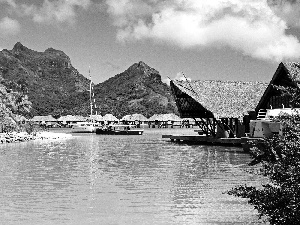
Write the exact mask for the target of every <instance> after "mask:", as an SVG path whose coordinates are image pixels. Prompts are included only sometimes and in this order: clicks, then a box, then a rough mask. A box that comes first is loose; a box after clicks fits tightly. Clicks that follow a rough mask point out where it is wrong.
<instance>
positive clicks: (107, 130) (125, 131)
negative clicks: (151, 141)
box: [96, 125, 144, 135]
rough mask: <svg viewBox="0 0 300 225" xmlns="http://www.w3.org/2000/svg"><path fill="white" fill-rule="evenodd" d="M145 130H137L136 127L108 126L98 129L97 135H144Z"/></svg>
mask: <svg viewBox="0 0 300 225" xmlns="http://www.w3.org/2000/svg"><path fill="white" fill-rule="evenodd" d="M143 133H144V130H143V129H139V128H136V126H135V125H108V126H103V127H99V128H96V134H108V135H142V134H143Z"/></svg>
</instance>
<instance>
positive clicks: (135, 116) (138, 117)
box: [121, 113, 148, 122]
mask: <svg viewBox="0 0 300 225" xmlns="http://www.w3.org/2000/svg"><path fill="white" fill-rule="evenodd" d="M121 120H124V121H142V122H145V121H148V119H147V117H145V116H144V115H142V114H138V113H135V114H132V115H125V116H123V117H122V119H121Z"/></svg>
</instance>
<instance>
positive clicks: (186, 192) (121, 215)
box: [0, 130, 261, 225]
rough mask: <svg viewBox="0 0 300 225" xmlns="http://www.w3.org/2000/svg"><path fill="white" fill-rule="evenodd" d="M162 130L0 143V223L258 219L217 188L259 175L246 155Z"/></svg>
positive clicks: (119, 224)
mask: <svg viewBox="0 0 300 225" xmlns="http://www.w3.org/2000/svg"><path fill="white" fill-rule="evenodd" d="M166 132H167V130H161V131H159V130H156V131H154V130H146V131H145V134H144V135H142V136H102V135H95V134H88V135H76V136H74V137H73V138H72V139H68V140H60V141H32V142H27V143H16V144H6V145H0V188H1V195H0V224H6V225H10V224H22V225H36V224H38V225H48V224H51V225H52V224H55V225H60V224H72V225H84V224H87V225H92V224H93V225H94V224H100V225H177V224H178V225H182V224H184V225H194V224H195V225H196V224H197V225H199V224H257V223H258V218H257V214H256V213H257V212H256V211H255V210H254V209H253V207H252V206H250V205H248V204H247V203H246V201H245V200H243V199H240V198H236V197H233V196H229V195H227V194H223V192H224V191H226V190H229V189H231V188H232V187H234V186H235V185H237V184H244V183H248V184H252V185H259V184H260V183H261V180H260V178H258V177H257V176H255V175H251V174H249V173H247V172H246V171H245V170H246V169H248V168H249V167H248V166H247V163H248V162H249V161H250V158H249V156H248V155H247V154H244V153H243V152H242V150H241V149H240V148H234V147H215V146H196V145H194V146H189V145H177V144H175V143H171V142H168V141H167V140H166V139H162V138H161V134H162V133H166Z"/></svg>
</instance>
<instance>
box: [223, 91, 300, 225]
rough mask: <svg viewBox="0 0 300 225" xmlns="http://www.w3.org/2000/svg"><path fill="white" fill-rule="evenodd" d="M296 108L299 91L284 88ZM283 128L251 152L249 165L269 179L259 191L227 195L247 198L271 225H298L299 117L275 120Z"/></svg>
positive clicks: (241, 189) (242, 190)
mask: <svg viewBox="0 0 300 225" xmlns="http://www.w3.org/2000/svg"><path fill="white" fill-rule="evenodd" d="M285 90H286V92H284V94H287V93H288V92H291V93H292V94H293V95H289V96H290V97H291V98H292V101H291V103H292V104H293V105H294V106H296V105H298V102H297V101H296V100H297V99H295V98H298V96H299V94H298V93H300V92H299V90H296V91H297V93H295V92H294V91H295V90H292V89H290V88H289V90H287V89H285ZM276 121H277V122H280V123H281V125H282V127H283V134H282V135H273V136H272V137H269V138H265V139H263V140H262V141H259V142H257V143H256V146H255V147H254V148H253V149H251V151H250V156H251V157H252V159H253V160H252V162H251V163H250V164H251V165H257V164H260V165H261V168H260V170H259V171H260V173H261V174H262V175H263V176H266V177H267V178H268V179H269V182H268V184H266V185H263V186H262V188H257V187H252V186H247V185H243V186H238V187H235V188H233V189H232V190H230V191H229V192H228V193H229V194H230V195H235V196H239V197H243V198H248V199H249V203H250V204H252V205H254V207H255V208H256V209H257V210H258V212H259V215H260V217H261V216H264V217H266V218H267V219H268V220H269V222H270V223H271V224H289V225H293V224H300V114H299V112H298V111H296V110H295V114H294V115H287V114H283V115H281V116H279V117H278V118H276Z"/></svg>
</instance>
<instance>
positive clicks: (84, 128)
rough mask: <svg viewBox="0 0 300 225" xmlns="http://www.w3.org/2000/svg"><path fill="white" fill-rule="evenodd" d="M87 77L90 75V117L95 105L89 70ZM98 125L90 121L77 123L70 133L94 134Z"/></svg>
mask: <svg viewBox="0 0 300 225" xmlns="http://www.w3.org/2000/svg"><path fill="white" fill-rule="evenodd" d="M89 75H90V90H89V92H90V110H91V113H90V115H93V103H95V99H93V97H94V93H93V82H92V79H91V74H90V69H89ZM99 127H100V124H99V123H95V122H92V121H86V122H77V123H75V124H73V125H72V128H71V132H72V133H94V132H96V128H99Z"/></svg>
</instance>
